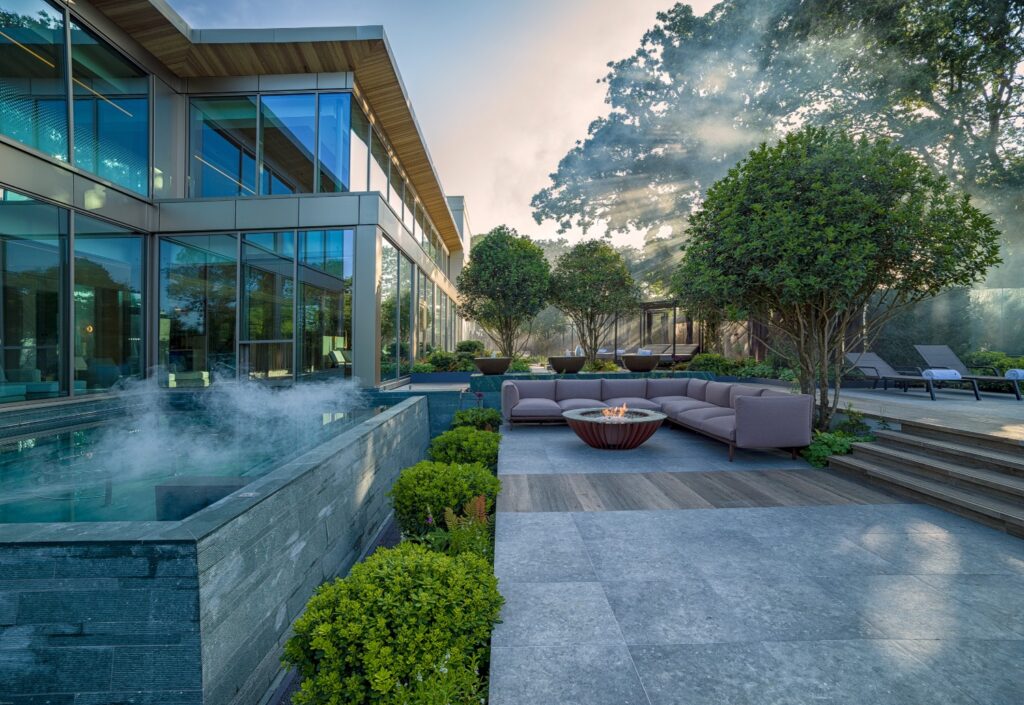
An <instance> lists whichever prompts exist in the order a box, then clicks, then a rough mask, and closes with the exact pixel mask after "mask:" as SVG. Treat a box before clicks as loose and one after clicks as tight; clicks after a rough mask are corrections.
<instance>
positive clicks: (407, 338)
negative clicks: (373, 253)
mask: <svg viewBox="0 0 1024 705" xmlns="http://www.w3.org/2000/svg"><path fill="white" fill-rule="evenodd" d="M399 259H400V261H399V267H400V269H399V279H398V298H399V301H400V302H401V304H400V310H399V318H398V352H399V356H400V357H401V361H400V373H401V374H403V375H407V374H409V373H410V372H412V363H413V355H412V350H413V348H412V312H413V303H414V301H415V299H414V298H413V297H414V296H415V292H414V288H413V287H414V285H415V283H416V267H414V266H413V263H412V260H410V259H409V258H408V257H406V256H405V255H400V258H399Z"/></svg>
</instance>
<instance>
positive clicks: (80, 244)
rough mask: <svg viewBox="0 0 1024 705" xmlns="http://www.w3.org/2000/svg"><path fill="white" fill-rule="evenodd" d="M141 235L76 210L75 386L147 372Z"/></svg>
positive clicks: (97, 385) (104, 385)
mask: <svg viewBox="0 0 1024 705" xmlns="http://www.w3.org/2000/svg"><path fill="white" fill-rule="evenodd" d="M142 272H143V264H142V236H141V235H137V234H132V233H131V232H130V231H127V230H123V229H122V228H118V227H116V226H113V225H109V224H107V223H104V222H102V221H99V220H95V219H93V218H89V217H86V216H83V215H78V214H76V215H75V294H74V301H75V312H74V316H75V320H74V331H75V359H74V362H75V365H74V368H75V391H76V393H77V392H78V391H80V386H79V385H82V386H84V388H85V390H86V391H90V392H91V391H102V390H106V389H110V388H111V387H113V386H114V385H115V384H117V383H118V382H119V381H120V380H122V379H126V378H130V377H139V376H141V374H142V360H143V356H142V331H143V327H142V315H143V313H142V312H143V305H142Z"/></svg>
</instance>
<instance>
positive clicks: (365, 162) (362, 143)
mask: <svg viewBox="0 0 1024 705" xmlns="http://www.w3.org/2000/svg"><path fill="white" fill-rule="evenodd" d="M368 139H370V121H369V120H367V119H366V113H364V112H363V109H362V108H360V107H359V105H358V103H356V101H354V100H353V101H352V145H351V150H352V156H351V160H350V163H351V168H350V169H349V178H350V181H351V183H350V189H349V190H351V191H368V190H369V189H368V188H367V182H366V178H367V177H366V175H367V169H368V168H369V163H370V145H369V143H368V142H367V140H368Z"/></svg>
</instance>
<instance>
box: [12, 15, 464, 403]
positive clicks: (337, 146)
mask: <svg viewBox="0 0 1024 705" xmlns="http://www.w3.org/2000/svg"><path fill="white" fill-rule="evenodd" d="M469 241H470V233H469V232H468V226H466V219H465V208H464V204H463V203H462V200H461V199H457V198H456V199H449V198H448V197H446V195H445V194H444V191H443V189H442V187H441V184H440V180H439V178H438V175H437V173H436V170H435V169H434V166H433V164H432V162H431V159H430V156H429V153H428V151H427V148H426V145H425V143H424V140H423V136H422V133H421V131H420V129H419V127H418V125H417V123H416V120H415V116H414V115H413V112H412V109H411V107H410V104H409V100H408V96H407V94H406V92H405V89H404V87H403V85H402V81H401V78H400V76H399V74H398V70H397V68H396V66H395V62H394V58H393V56H392V53H391V51H390V48H389V46H388V42H387V38H386V37H385V35H384V32H383V30H382V28H380V27H350V28H317V29H308V30H304V29H286V30H274V29H267V30H196V29H192V28H190V27H189V26H188V25H187V24H186V23H185V22H184V21H183V20H182V19H181V17H179V16H178V15H176V14H175V13H174V12H173V10H171V9H170V8H169V7H168V6H167V4H166V3H165V2H163V1H162V0H140V1H134V0H133V1H130V2H126V1H124V0H92V1H89V0H76V1H75V2H68V3H64V2H59V1H57V0H0V278H2V288H0V340H2V343H0V344H2V359H0V404H14V403H29V402H34V401H38V400H54V399H66V400H74V399H75V398H79V397H83V396H88V395H94V394H96V393H102V392H106V391H108V390H110V389H111V388H112V387H114V386H117V385H119V384H121V383H123V381H124V380H128V379H136V378H142V377H150V376H152V377H156V378H158V379H159V381H160V383H161V384H163V385H166V386H167V387H169V388H176V389H182V388H185V389H192V388H202V387H207V386H210V385H212V384H216V383H217V381H218V380H230V379H238V378H252V379H259V380H266V381H268V382H273V383H277V384H289V383H292V382H294V381H297V380H304V379H322V378H330V377H343V376H351V377H356V378H358V379H359V380H361V381H362V383H363V384H364V385H367V386H372V385H387V384H390V383H394V382H395V381H396V380H399V379H401V378H402V377H403V376H404V375H406V374H407V373H408V372H409V368H410V366H411V363H412V361H413V360H414V359H416V357H417V356H420V355H422V354H424V353H426V352H429V351H430V350H432V349H435V348H452V347H453V346H454V344H455V342H456V341H457V340H458V338H459V335H460V330H461V323H460V320H459V318H458V311H457V308H456V305H455V289H454V286H453V284H452V282H453V280H454V278H455V276H456V275H457V273H458V271H459V270H460V268H461V266H462V262H463V258H464V252H465V249H466V243H468V242H469Z"/></svg>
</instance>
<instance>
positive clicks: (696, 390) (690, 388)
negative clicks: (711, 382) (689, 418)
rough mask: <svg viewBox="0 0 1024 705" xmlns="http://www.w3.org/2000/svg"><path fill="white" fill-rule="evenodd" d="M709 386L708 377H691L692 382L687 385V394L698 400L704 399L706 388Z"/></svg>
mask: <svg viewBox="0 0 1024 705" xmlns="http://www.w3.org/2000/svg"><path fill="white" fill-rule="evenodd" d="M707 386H708V381H707V380H706V379H691V380H690V383H689V384H687V385H686V396H688V397H690V398H691V399H696V400H697V401H704V390H705V389H707Z"/></svg>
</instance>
